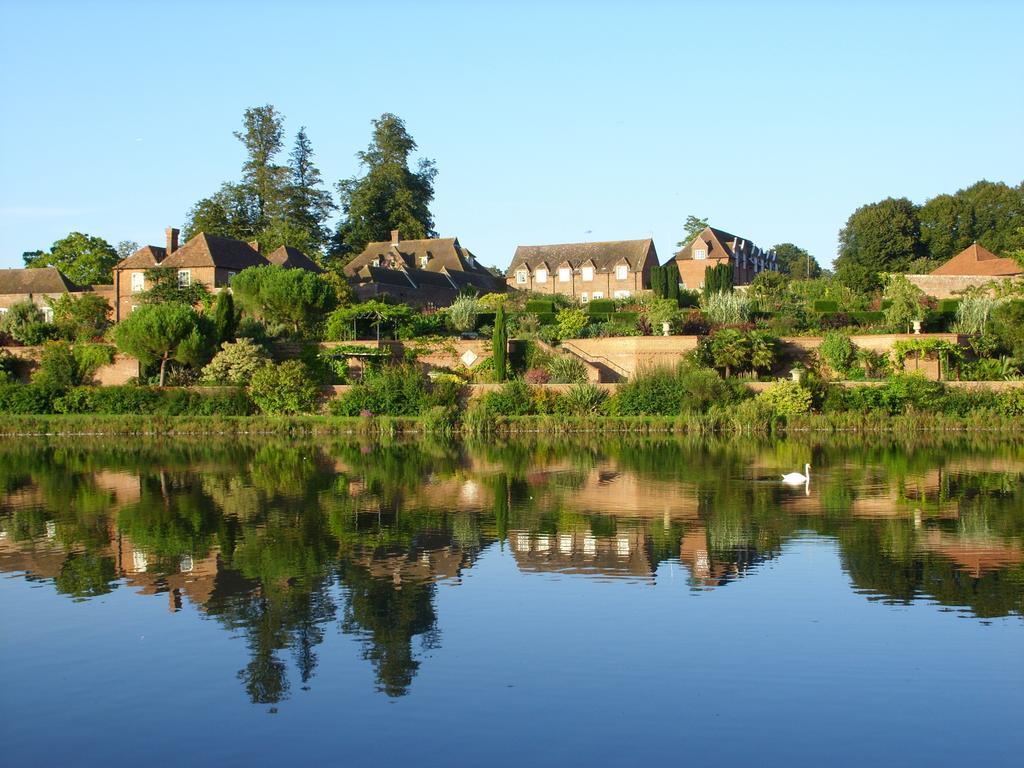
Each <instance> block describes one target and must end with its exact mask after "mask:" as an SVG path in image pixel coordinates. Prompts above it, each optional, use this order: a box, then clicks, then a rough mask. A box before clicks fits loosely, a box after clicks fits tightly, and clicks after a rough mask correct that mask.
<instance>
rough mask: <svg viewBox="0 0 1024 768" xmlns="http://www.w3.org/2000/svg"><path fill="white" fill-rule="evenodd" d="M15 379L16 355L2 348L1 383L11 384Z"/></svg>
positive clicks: (0, 362) (0, 360)
mask: <svg viewBox="0 0 1024 768" xmlns="http://www.w3.org/2000/svg"><path fill="white" fill-rule="evenodd" d="M14 380H15V362H14V356H13V355H10V354H8V353H7V352H6V351H4V350H2V349H0V384H9V383H11V382H13V381H14Z"/></svg>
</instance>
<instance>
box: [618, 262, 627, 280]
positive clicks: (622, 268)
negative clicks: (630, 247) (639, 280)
mask: <svg viewBox="0 0 1024 768" xmlns="http://www.w3.org/2000/svg"><path fill="white" fill-rule="evenodd" d="M627 277H629V267H628V266H626V265H625V264H618V265H616V267H615V279H616V280H625V279H626V278H627Z"/></svg>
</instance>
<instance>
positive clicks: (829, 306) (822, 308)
mask: <svg viewBox="0 0 1024 768" xmlns="http://www.w3.org/2000/svg"><path fill="white" fill-rule="evenodd" d="M811 307H812V308H813V309H814V311H815V312H838V311H839V302H838V301H832V300H831V299H819V300H818V301H815V302H814V303H813V304H812V305H811Z"/></svg>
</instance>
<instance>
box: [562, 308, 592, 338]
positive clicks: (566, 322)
mask: <svg viewBox="0 0 1024 768" xmlns="http://www.w3.org/2000/svg"><path fill="white" fill-rule="evenodd" d="M556 322H557V323H558V338H559V339H578V338H579V337H580V334H581V333H583V329H584V328H586V327H587V325H589V324H590V318H589V317H587V313H586V312H584V311H583V310H582V309H576V308H575V307H571V308H567V309H562V310H559V312H558V315H557V316H556Z"/></svg>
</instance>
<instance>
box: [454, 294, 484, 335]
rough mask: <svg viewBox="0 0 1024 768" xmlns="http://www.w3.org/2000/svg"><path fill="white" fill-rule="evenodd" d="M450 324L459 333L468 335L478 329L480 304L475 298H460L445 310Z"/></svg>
mask: <svg viewBox="0 0 1024 768" xmlns="http://www.w3.org/2000/svg"><path fill="white" fill-rule="evenodd" d="M445 313H446V315H447V317H448V323H449V324H450V325H451V327H452V328H453V329H454V330H456V331H458V332H459V333H466V332H467V331H472V330H474V329H475V328H476V318H477V315H478V314H479V313H480V302H479V301H478V300H477V299H476V298H474V297H473V296H465V295H463V296H459V297H458V298H456V299H455V301H453V302H452V305H451V306H450V307H448V309H447V310H445Z"/></svg>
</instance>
